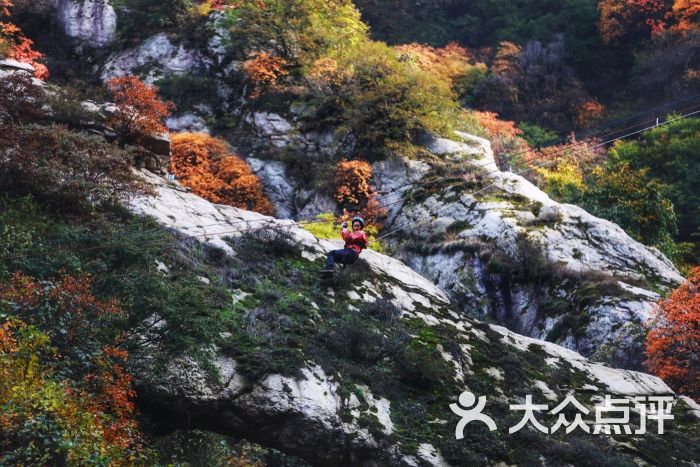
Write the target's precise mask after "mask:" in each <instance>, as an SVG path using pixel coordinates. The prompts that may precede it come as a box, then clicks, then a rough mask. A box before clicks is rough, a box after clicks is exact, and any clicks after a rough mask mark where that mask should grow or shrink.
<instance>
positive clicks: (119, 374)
mask: <svg viewBox="0 0 700 467" xmlns="http://www.w3.org/2000/svg"><path fill="white" fill-rule="evenodd" d="M126 359H127V352H126V351H125V350H122V349H119V348H117V347H112V346H107V347H105V348H104V349H103V353H102V355H101V356H100V357H99V358H98V359H97V362H96V363H97V366H98V368H99V369H100V371H99V373H98V374H97V375H95V374H90V375H88V376H86V377H85V380H86V382H87V383H88V384H89V385H90V386H91V389H92V392H93V394H92V396H91V404H90V407H89V410H90V412H92V413H93V414H95V415H100V414H109V415H110V419H109V420H105V422H104V423H105V425H104V427H103V430H104V433H105V439H106V440H107V442H109V443H110V444H113V445H116V446H119V447H121V448H132V449H133V448H137V449H138V448H140V447H141V439H140V438H138V437H135V436H134V435H133V434H134V433H136V432H137V430H138V424H137V423H136V421H135V420H134V418H133V415H134V409H135V406H134V399H135V398H136V391H134V389H133V388H132V386H131V382H132V376H131V375H130V374H128V373H127V372H126V371H125V370H124V368H123V366H122V364H120V363H117V362H121V363H123V362H126Z"/></svg>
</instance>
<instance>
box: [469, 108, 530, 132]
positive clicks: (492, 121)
mask: <svg viewBox="0 0 700 467" xmlns="http://www.w3.org/2000/svg"><path fill="white" fill-rule="evenodd" d="M473 114H474V116H475V117H476V119H477V120H478V121H479V124H480V125H481V126H483V127H484V128H485V129H486V131H488V132H489V134H490V135H491V136H498V137H502V138H515V137H516V136H520V135H522V134H523V132H522V130H521V129H520V128H518V127H517V126H515V122H511V121H509V120H500V119H499V118H498V114H497V113H496V112H480V111H474V112H473Z"/></svg>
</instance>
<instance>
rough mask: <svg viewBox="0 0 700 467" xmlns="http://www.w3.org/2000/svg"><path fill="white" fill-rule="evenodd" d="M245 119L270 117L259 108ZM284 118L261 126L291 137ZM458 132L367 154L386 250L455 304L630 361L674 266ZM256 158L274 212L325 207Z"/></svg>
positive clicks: (624, 363)
mask: <svg viewBox="0 0 700 467" xmlns="http://www.w3.org/2000/svg"><path fill="white" fill-rule="evenodd" d="M276 118H277V119H278V120H279V119H281V117H279V116H276ZM253 124H254V125H258V126H259V127H262V128H268V129H269V128H271V127H272V126H271V125H268V124H267V120H266V119H263V118H259V119H257V120H254V121H253ZM288 126H289V128H288V129H287V130H286V135H287V136H285V134H280V133H279V132H277V133H275V132H272V131H268V132H267V133H269V135H268V137H269V138H272V137H273V136H270V135H274V138H276V140H277V141H285V145H286V146H287V145H288V146H289V147H288V149H289V148H297V147H298V145H297V143H296V142H295V140H294V139H293V137H292V136H291V135H295V134H298V133H297V132H295V131H294V129H293V125H289V124H288ZM276 127H281V126H280V125H277V126H276ZM260 132H261V135H260V137H261V138H264V137H265V134H266V133H265V130H262V129H261V130H260ZM458 138H460V139H461V140H460V141H453V140H448V139H444V138H433V139H431V140H430V141H428V142H426V144H425V148H426V149H427V150H428V151H429V152H430V153H431V154H433V155H435V156H437V157H436V158H435V159H433V160H430V159H429V158H426V159H425V160H410V159H406V158H400V157H398V158H394V159H390V160H385V161H379V162H376V163H375V164H374V167H373V168H374V182H375V184H376V187H377V190H378V194H379V197H380V198H381V199H382V200H383V204H386V205H387V207H388V212H389V214H388V221H387V223H386V228H385V232H390V231H392V230H393V229H399V228H400V230H399V231H397V232H396V233H394V234H392V235H391V236H390V237H388V238H387V240H388V241H389V243H390V244H391V246H392V250H394V251H395V254H396V255H397V256H398V257H399V258H401V259H403V260H404V261H405V262H406V264H408V265H410V266H411V267H412V268H413V269H414V270H416V271H417V272H419V273H421V274H423V275H424V276H425V277H427V278H429V279H431V280H432V281H434V283H435V284H437V285H438V286H439V287H440V288H441V289H442V290H443V291H445V292H446V293H447V294H448V295H449V296H450V298H451V299H453V300H454V301H455V302H456V303H457V304H458V305H459V309H460V311H461V312H462V313H464V314H465V315H469V316H475V317H479V318H482V319H490V320H494V321H496V322H497V323H499V324H502V325H504V326H506V327H508V328H509V329H512V330H514V331H516V332H518V333H521V334H525V335H528V336H531V337H535V338H538V339H544V340H548V341H552V342H556V343H559V344H561V345H563V346H565V347H567V348H570V349H572V350H575V351H577V352H581V353H582V354H583V355H586V356H592V357H594V358H596V359H600V360H603V361H606V362H608V363H611V364H613V365H615V366H620V367H626V368H632V369H639V368H641V363H642V361H641V359H642V357H643V351H642V350H643V345H642V341H643V338H644V331H643V329H642V323H644V322H645V321H646V320H647V319H648V318H649V316H650V312H651V310H652V309H653V306H654V303H655V302H656V301H657V300H658V299H659V297H660V295H659V294H660V292H663V291H664V290H668V289H669V288H672V287H675V286H676V285H678V284H679V283H680V282H681V281H682V277H681V276H680V274H679V273H678V271H677V270H676V269H675V268H674V266H673V265H672V264H671V263H670V261H669V260H668V259H667V258H665V257H664V256H663V255H662V254H661V253H660V252H659V251H658V250H656V249H655V248H650V247H646V246H644V245H642V244H640V243H638V242H636V241H635V240H633V239H632V238H630V237H629V236H628V235H627V234H626V233H625V232H624V231H623V230H622V229H620V228H619V227H618V226H617V225H615V224H613V223H611V222H608V221H606V220H604V219H600V218H597V217H595V216H592V215H590V214H588V213H587V212H586V211H584V210H583V209H581V208H579V207H577V206H573V205H568V204H561V203H557V202H555V201H553V200H552V199H550V198H549V197H548V196H547V195H546V194H545V193H543V192H542V191H540V190H539V189H538V188H537V187H535V186H534V185H532V184H531V183H530V182H528V181H527V180H525V179H524V178H523V177H521V176H518V175H515V174H512V173H509V172H501V171H500V170H498V168H497V167H496V165H495V163H494V161H493V153H492V151H491V147H490V144H489V142H488V141H487V140H485V139H483V138H478V137H475V136H472V135H468V134H465V133H458ZM271 144H274V142H273V141H271ZM327 146H332V145H328V144H327ZM306 148H307V147H306ZM307 151H308V149H304V150H303V152H304V153H305V154H306V153H307ZM436 161H437V162H436ZM275 164H278V163H275ZM256 166H257V167H258V169H257V170H256V172H257V173H258V175H259V176H260V177H261V179H262V181H263V184H264V186H265V187H266V189H267V192H268V194H269V196H270V197H271V199H272V200H273V202H275V203H276V204H277V206H278V207H279V206H282V205H284V209H285V210H284V211H283V212H291V213H292V214H293V215H300V214H301V213H308V212H320V211H322V210H324V209H325V210H331V209H332V200H331V204H330V205H329V206H326V205H316V204H317V203H315V202H314V203H309V207H307V208H304V207H303V203H297V206H296V207H290V206H288V204H289V200H290V199H297V201H299V197H298V196H296V197H292V196H290V195H289V194H288V193H289V192H295V193H299V191H300V190H297V189H296V185H295V183H294V181H293V180H290V179H289V178H288V177H287V176H286V175H285V174H284V173H283V172H282V171H280V170H263V167H264V166H265V163H264V162H262V161H258V162H256ZM282 184H283V185H284V186H286V187H288V188H286V189H285V191H284V195H281V191H280V190H279V189H276V188H275V187H279V186H280V185H282ZM290 186H291V188H289V187H290ZM312 200H313V199H312ZM285 203H286V204H285ZM299 204H301V205H299Z"/></svg>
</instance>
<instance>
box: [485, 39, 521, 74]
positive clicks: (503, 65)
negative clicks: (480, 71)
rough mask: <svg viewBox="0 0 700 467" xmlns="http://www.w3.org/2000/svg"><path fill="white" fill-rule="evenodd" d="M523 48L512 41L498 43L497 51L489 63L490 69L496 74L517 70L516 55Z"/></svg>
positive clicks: (518, 55) (518, 54)
mask: <svg viewBox="0 0 700 467" xmlns="http://www.w3.org/2000/svg"><path fill="white" fill-rule="evenodd" d="M522 51H523V49H522V48H521V47H520V46H519V45H518V44H515V43H513V42H508V41H502V42H499V43H498V51H497V52H496V57H495V58H494V60H493V64H492V65H491V71H492V72H493V73H494V74H497V75H512V74H514V73H516V72H517V68H518V66H519V65H518V57H520V53H521V52H522Z"/></svg>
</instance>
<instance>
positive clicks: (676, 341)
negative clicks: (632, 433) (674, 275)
mask: <svg viewBox="0 0 700 467" xmlns="http://www.w3.org/2000/svg"><path fill="white" fill-rule="evenodd" d="M646 356H647V361H646V365H647V367H648V368H649V370H650V371H652V372H653V373H655V374H656V375H658V376H659V377H661V378H662V379H663V380H664V381H666V383H668V385H669V386H671V388H672V389H674V390H675V391H678V392H679V393H682V394H686V395H688V396H690V397H692V398H693V399H695V400H698V401H700V267H695V268H693V269H692V270H691V272H690V277H689V278H688V282H686V283H684V284H682V285H681V286H680V287H678V288H677V289H676V290H674V291H673V293H671V295H670V296H669V297H668V298H667V299H665V300H662V301H660V302H659V304H658V308H657V311H656V315H655V319H654V320H653V323H652V328H651V330H650V331H649V334H648V335H647V349H646Z"/></svg>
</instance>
